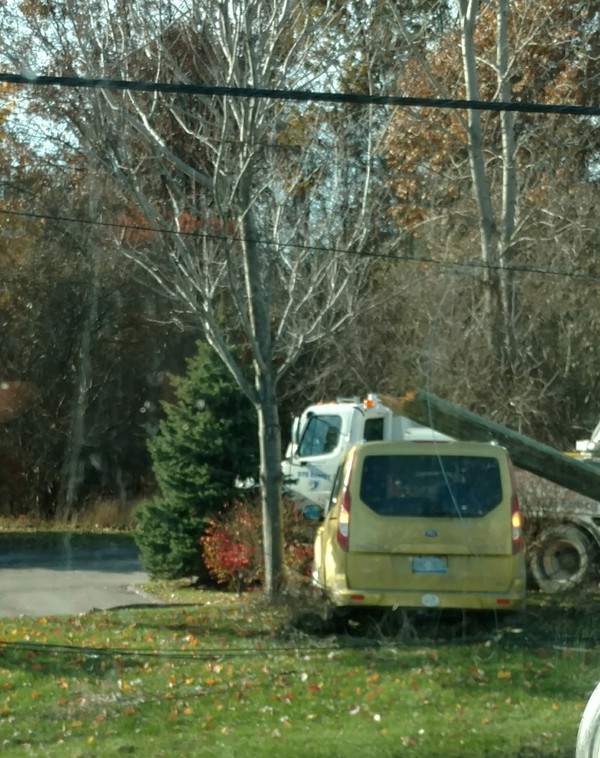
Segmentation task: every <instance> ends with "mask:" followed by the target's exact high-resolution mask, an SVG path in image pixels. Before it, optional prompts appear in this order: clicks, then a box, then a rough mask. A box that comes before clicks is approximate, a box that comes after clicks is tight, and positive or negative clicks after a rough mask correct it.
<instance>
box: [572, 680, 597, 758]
mask: <svg viewBox="0 0 600 758" xmlns="http://www.w3.org/2000/svg"><path fill="white" fill-rule="evenodd" d="M599 755H600V685H598V686H597V687H596V689H595V690H594V691H593V692H592V694H591V696H590V699H589V700H588V702H587V705H586V706H585V710H584V712H583V716H582V717H581V721H580V722H579V730H578V732H577V748H576V753H575V758H598V756H599Z"/></svg>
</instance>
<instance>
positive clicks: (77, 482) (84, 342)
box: [56, 252, 99, 521]
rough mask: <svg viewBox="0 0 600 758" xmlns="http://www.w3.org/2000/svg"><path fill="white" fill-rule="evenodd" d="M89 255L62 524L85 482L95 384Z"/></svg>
mask: <svg viewBox="0 0 600 758" xmlns="http://www.w3.org/2000/svg"><path fill="white" fill-rule="evenodd" d="M90 255H92V266H91V271H90V272H89V273H90V282H89V290H88V293H87V296H86V302H85V304H84V308H85V314H84V317H83V323H82V325H81V338H80V342H79V355H78V357H79V365H78V371H77V384H76V387H75V390H74V393H73V394H74V398H73V405H72V410H71V423H70V427H69V436H68V438H67V441H66V447H65V456H64V463H63V472H62V481H61V489H60V494H59V498H58V500H59V504H58V508H57V514H56V515H57V518H58V519H59V520H60V521H69V519H71V517H72V516H73V511H74V509H75V503H76V501H77V498H78V496H79V490H80V487H81V483H82V480H83V460H82V452H83V448H84V444H85V437H86V415H87V411H88V405H89V395H90V387H91V383H92V358H91V352H92V332H93V330H94V327H95V325H96V323H97V320H98V288H99V281H98V271H97V266H96V263H95V256H94V254H93V253H92V252H90Z"/></svg>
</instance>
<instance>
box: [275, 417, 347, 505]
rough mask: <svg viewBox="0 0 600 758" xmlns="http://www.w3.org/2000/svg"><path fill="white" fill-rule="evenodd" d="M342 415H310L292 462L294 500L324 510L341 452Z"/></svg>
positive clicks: (290, 468) (291, 486) (291, 477)
mask: <svg viewBox="0 0 600 758" xmlns="http://www.w3.org/2000/svg"><path fill="white" fill-rule="evenodd" d="M342 442H343V438H342V416H341V415H338V414H335V413H331V414H329V413H327V414H326V413H323V414H313V415H311V416H310V417H309V419H308V421H307V423H306V425H305V427H304V431H303V433H302V437H301V439H300V442H299V444H298V448H297V450H296V451H295V454H294V455H293V457H292V459H291V465H290V466H289V478H290V479H291V480H292V481H291V482H290V484H289V485H288V486H289V487H290V489H291V490H292V492H293V494H294V497H296V498H297V499H299V500H301V501H304V502H311V503H316V504H317V505H319V506H320V507H321V508H323V509H324V508H325V506H326V505H327V503H328V501H329V495H330V493H331V484H332V481H333V476H334V474H335V472H336V470H337V468H338V466H339V462H340V455H341V453H342V450H341V447H342Z"/></svg>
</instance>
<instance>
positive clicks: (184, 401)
mask: <svg viewBox="0 0 600 758" xmlns="http://www.w3.org/2000/svg"><path fill="white" fill-rule="evenodd" d="M171 383H172V387H173V389H174V393H175V398H176V399H175V402H173V403H164V404H163V409H164V413H165V417H164V419H163V420H162V421H161V423H160V428H159V433H158V435H157V436H156V437H155V438H153V439H152V440H151V441H150V442H149V444H148V448H149V450H150V455H151V458H152V465H153V471H154V475H155V477H156V481H157V483H158V486H159V488H160V496H159V497H157V498H156V499H155V500H153V501H150V502H146V503H144V504H142V505H141V506H140V507H139V508H138V510H137V511H136V514H135V516H136V541H137V544H138V547H139V549H140V557H141V560H142V564H143V565H144V568H145V569H146V570H147V571H148V573H149V574H150V576H151V577H152V578H166V579H174V578H180V577H185V576H190V577H192V576H196V577H198V578H199V579H203V578H204V574H205V570H204V563H203V561H202V551H201V548H202V543H201V542H200V541H199V536H200V535H201V534H202V532H203V529H204V527H205V525H206V523H207V520H208V519H209V518H211V517H212V516H214V515H215V514H216V513H217V512H218V511H219V510H220V509H221V508H222V507H223V504H224V503H227V502H231V501H233V500H234V499H235V498H236V497H237V496H238V494H239V488H238V486H237V485H238V484H239V481H245V480H246V479H249V478H253V479H254V480H256V479H257V473H258V462H259V454H258V423H257V416H256V411H255V409H254V408H253V406H252V405H251V403H250V401H249V400H248V399H247V398H246V396H245V395H244V394H243V393H242V391H241V389H240V388H239V387H238V385H237V383H236V382H235V380H234V378H233V377H232V376H231V374H230V373H229V371H228V370H227V368H226V367H225V365H224V364H223V363H222V361H221V360H220V359H219V358H218V356H217V355H216V354H215V353H214V351H213V350H212V349H211V348H210V347H208V346H207V345H204V344H200V345H199V347H198V352H197V354H196V355H195V356H194V357H193V358H192V359H190V360H189V361H188V370H187V373H186V375H185V376H184V377H174V378H173V377H172V378H171Z"/></svg>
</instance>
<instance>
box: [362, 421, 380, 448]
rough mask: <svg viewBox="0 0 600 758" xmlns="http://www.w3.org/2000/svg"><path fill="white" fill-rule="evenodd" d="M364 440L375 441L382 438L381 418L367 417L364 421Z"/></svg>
mask: <svg viewBox="0 0 600 758" xmlns="http://www.w3.org/2000/svg"><path fill="white" fill-rule="evenodd" d="M364 439H365V442H377V441H378V440H382V439H383V419H382V418H368V419H367V420H366V421H365V433H364Z"/></svg>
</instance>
